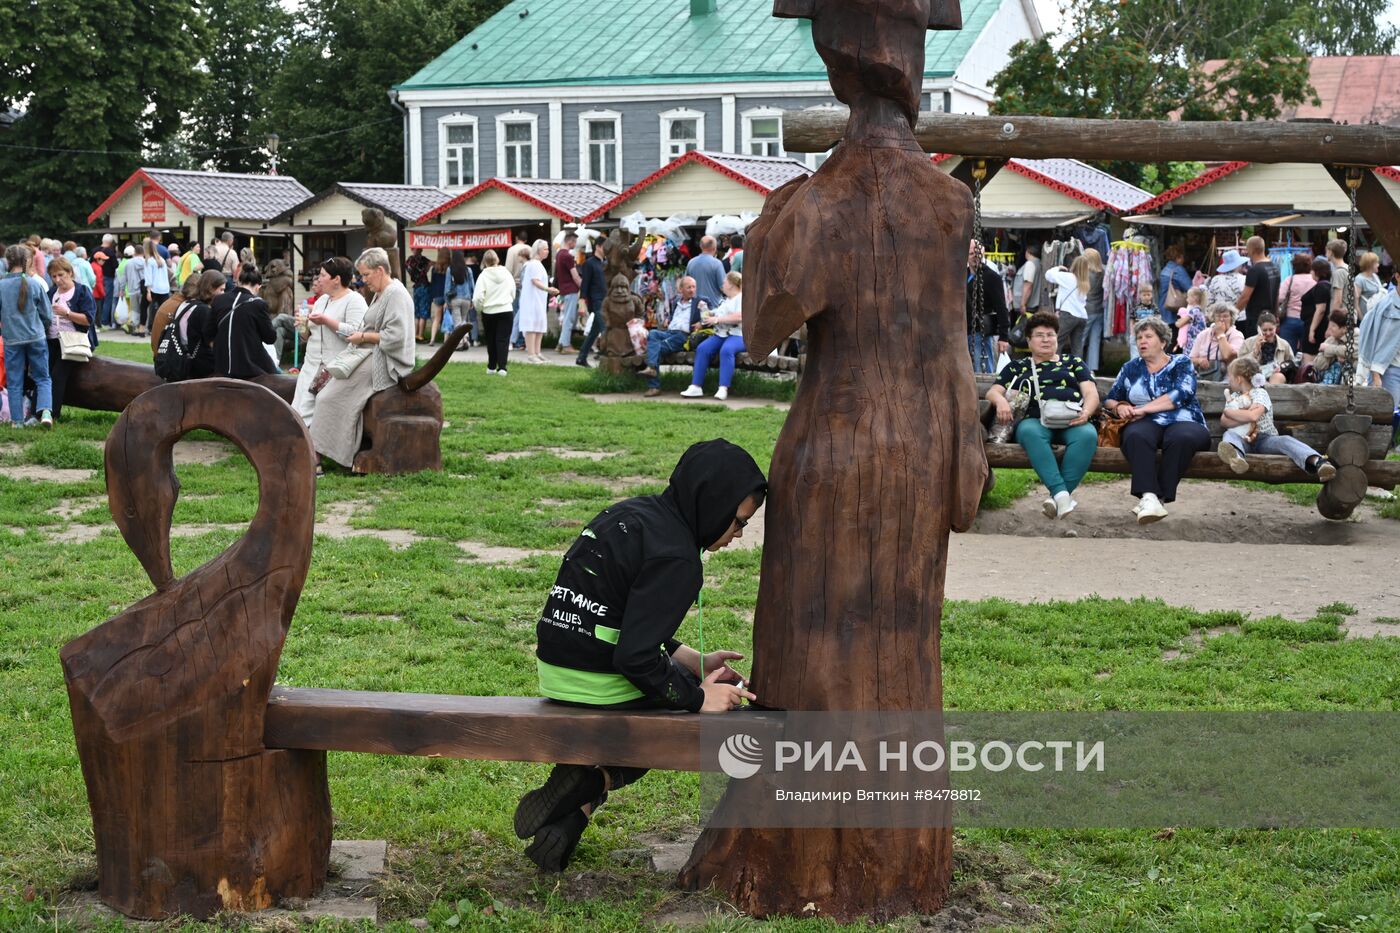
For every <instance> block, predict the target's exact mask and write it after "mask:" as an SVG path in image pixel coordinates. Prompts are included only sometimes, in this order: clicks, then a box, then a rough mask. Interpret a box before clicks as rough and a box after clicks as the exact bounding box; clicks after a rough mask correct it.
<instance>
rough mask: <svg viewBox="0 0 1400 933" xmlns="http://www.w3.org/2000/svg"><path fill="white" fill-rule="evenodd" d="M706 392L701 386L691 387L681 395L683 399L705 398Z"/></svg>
mask: <svg viewBox="0 0 1400 933" xmlns="http://www.w3.org/2000/svg"><path fill="white" fill-rule="evenodd" d="M704 395H705V390H704V389H702V388H700V387H699V386H689V387H687V388H686V390H685V391H684V392H682V393H681V398H703V397H704Z"/></svg>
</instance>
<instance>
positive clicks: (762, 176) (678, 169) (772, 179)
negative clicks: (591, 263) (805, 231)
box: [588, 150, 812, 221]
mask: <svg viewBox="0 0 1400 933" xmlns="http://www.w3.org/2000/svg"><path fill="white" fill-rule="evenodd" d="M810 174H812V170H811V169H810V168H808V167H807V166H806V165H803V164H802V163H801V162H798V161H797V160H796V159H785V158H777V157H771V156H749V155H733V154H730V153H721V152H701V151H698V150H697V151H692V152H687V153H686V154H685V155H683V156H681V157H680V158H677V159H674V160H672V161H671V162H669V163H667V164H666V165H665V166H663V167H662V168H661V169H659V170H658V171H656V172H653V173H652V174H651V175H649V176H647V177H646V178H644V179H642V180H641V181H639V182H637V183H636V184H635V185H633V186H632V187H630V188H628V189H627V190H626V191H623V192H622V193H621V194H619V195H617V196H616V197H614V198H612V199H611V200H609V201H608V202H607V203H606V204H604V205H602V206H601V207H600V208H599V209H598V210H597V211H595V212H594V213H593V215H592V216H590V217H589V218H588V220H590V221H598V220H600V219H602V218H603V217H605V216H606V217H611V218H614V219H616V218H620V217H624V216H627V215H629V214H634V213H638V212H640V213H642V214H645V215H646V216H647V217H672V216H675V215H688V216H691V217H695V218H697V219H701V220H703V219H705V218H709V217H714V216H719V215H735V216H737V215H742V214H751V215H755V216H756V215H757V214H759V213H760V212H761V211H762V210H763V202H764V200H765V199H766V198H767V197H768V195H769V194H770V193H771V192H772V191H774V190H775V189H777V188H780V187H782V186H783V185H785V184H787V183H788V182H789V181H792V180H793V179H794V178H802V177H805V176H807V175H810Z"/></svg>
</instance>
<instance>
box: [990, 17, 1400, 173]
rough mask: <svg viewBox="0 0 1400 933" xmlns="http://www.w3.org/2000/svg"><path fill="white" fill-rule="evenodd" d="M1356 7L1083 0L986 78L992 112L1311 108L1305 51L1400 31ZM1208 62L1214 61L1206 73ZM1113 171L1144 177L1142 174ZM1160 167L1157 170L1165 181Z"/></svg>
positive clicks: (1192, 113)
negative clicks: (1050, 31) (1054, 28)
mask: <svg viewBox="0 0 1400 933" xmlns="http://www.w3.org/2000/svg"><path fill="white" fill-rule="evenodd" d="M1373 15H1374V14H1371V15H1370V17H1368V11H1367V9H1366V8H1365V7H1363V5H1361V4H1357V3H1355V2H1354V0H1317V2H1315V3H1313V4H1312V5H1303V6H1300V5H1297V4H1294V3H1286V2H1283V0H1238V2H1236V3H1230V4H1221V3H1217V2H1215V0H1083V2H1080V3H1078V4H1077V5H1076V6H1075V7H1074V8H1073V9H1072V10H1068V11H1066V20H1065V22H1064V24H1063V26H1062V28H1061V29H1060V31H1059V33H1058V34H1051V35H1047V36H1044V37H1042V38H1040V39H1037V40H1033V41H1024V42H1020V43H1017V44H1016V45H1015V46H1014V47H1013V48H1012V50H1011V58H1010V61H1009V62H1008V63H1007V65H1006V67H1005V68H1004V69H1002V71H1001V72H1000V73H999V74H998V75H997V76H996V77H995V78H994V79H993V88H994V91H995V93H996V100H995V103H994V105H993V110H994V111H995V112H997V113H1030V114H1042V115H1047V116H1064V117H1083V118H1118V119H1157V120H1160V119H1168V118H1173V117H1179V118H1181V119H1186V120H1220V119H1224V120H1251V119H1273V118H1276V117H1278V116H1279V115H1280V113H1281V112H1282V108H1284V107H1287V106H1290V105H1294V104H1299V103H1303V102H1305V101H1314V102H1315V101H1316V95H1315V93H1314V91H1313V89H1312V87H1311V85H1310V84H1309V58H1310V56H1311V55H1314V54H1371V53H1382V54H1383V53H1388V52H1389V51H1391V50H1393V49H1394V48H1395V46H1396V44H1397V39H1400V30H1397V29H1395V28H1394V27H1390V26H1384V25H1380V24H1377V23H1376V22H1375V21H1374V19H1373ZM1207 62H1210V63H1211V64H1210V65H1209V66H1207ZM1110 170H1111V171H1114V172H1115V173H1117V174H1119V175H1121V176H1122V177H1124V178H1128V179H1132V180H1135V181H1138V182H1140V183H1141V182H1145V181H1148V180H1149V179H1147V178H1146V177H1145V175H1144V171H1143V167H1142V166H1138V165H1133V164H1125V163H1117V164H1114V165H1112V166H1111V167H1110ZM1169 172H1170V169H1169V168H1168V167H1167V166H1166V165H1165V164H1164V165H1163V166H1161V167H1159V170H1158V171H1157V172H1156V173H1155V174H1156V177H1157V178H1162V177H1166V175H1167V174H1168V173H1169Z"/></svg>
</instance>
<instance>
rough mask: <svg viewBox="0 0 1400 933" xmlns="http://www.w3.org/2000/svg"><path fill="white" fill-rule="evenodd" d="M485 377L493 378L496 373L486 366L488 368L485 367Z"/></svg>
mask: <svg viewBox="0 0 1400 933" xmlns="http://www.w3.org/2000/svg"><path fill="white" fill-rule="evenodd" d="M486 375H488V376H494V375H496V371H495V370H494V369H492V368H491V367H490V366H488V367H486Z"/></svg>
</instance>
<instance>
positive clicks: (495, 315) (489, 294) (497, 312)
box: [472, 249, 515, 376]
mask: <svg viewBox="0 0 1400 933" xmlns="http://www.w3.org/2000/svg"><path fill="white" fill-rule="evenodd" d="M472 304H474V305H476V311H477V314H479V315H480V316H481V326H482V330H484V331H485V335H484V339H485V343H486V371H487V372H488V373H499V374H500V375H502V376H504V375H505V374H506V357H507V356H508V355H509V353H510V326H511V319H512V317H513V316H514V304H515V277H514V276H512V275H511V274H510V273H509V272H507V271H506V270H505V269H504V268H502V267H501V259H500V257H499V256H497V255H496V251H495V250H493V249H488V250H487V251H486V255H484V256H482V257H481V274H480V275H478V276H477V277H476V289H475V290H474V291H473V292H472Z"/></svg>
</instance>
